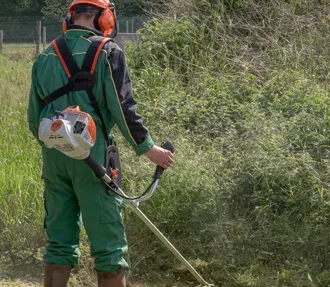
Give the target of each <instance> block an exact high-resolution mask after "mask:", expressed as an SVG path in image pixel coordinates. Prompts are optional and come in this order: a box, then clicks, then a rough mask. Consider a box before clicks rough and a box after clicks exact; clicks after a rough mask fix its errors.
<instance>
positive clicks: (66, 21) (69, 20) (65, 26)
mask: <svg viewBox="0 0 330 287" xmlns="http://www.w3.org/2000/svg"><path fill="white" fill-rule="evenodd" d="M71 24H72V18H71V14H67V15H66V17H65V18H64V20H63V23H62V30H63V32H66V31H68V27H69V25H71Z"/></svg>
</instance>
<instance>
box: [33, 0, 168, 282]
mask: <svg viewBox="0 0 330 287" xmlns="http://www.w3.org/2000/svg"><path fill="white" fill-rule="evenodd" d="M69 12H70V15H69V16H68V17H67V18H66V20H65V22H64V25H63V27H64V30H65V33H64V39H65V43H66V44H67V46H68V48H69V50H70V52H71V54H72V56H73V59H74V61H75V62H76V64H77V65H78V66H79V67H81V65H82V63H83V61H84V58H85V55H86V51H87V50H88V48H89V46H90V45H91V40H90V39H89V38H90V37H91V36H95V35H100V36H106V35H109V34H110V33H111V32H113V29H115V26H116V25H115V21H116V19H115V13H114V7H113V5H112V4H111V3H110V2H108V0H75V1H74V2H73V3H72V4H71V6H70V8H69ZM95 75H96V83H95V86H94V89H93V93H94V95H95V98H96V100H97V104H98V107H99V110H100V113H101V116H102V118H103V119H104V123H105V130H106V132H107V135H104V133H103V132H102V131H104V129H102V121H101V120H100V117H99V116H98V114H97V113H96V112H95V110H94V108H93V107H92V105H91V103H90V100H89V98H88V96H87V93H86V91H78V92H68V93H67V94H65V95H64V96H62V97H60V98H58V99H56V100H54V101H53V102H51V103H50V104H45V101H44V99H45V98H46V97H47V96H48V95H50V94H51V93H53V92H54V91H55V90H57V89H59V88H61V87H62V86H64V85H66V84H67V82H68V77H67V74H66V72H65V70H64V69H63V66H62V65H61V61H60V59H59V57H58V56H57V54H56V51H55V50H54V46H53V45H52V46H50V47H49V48H48V49H46V50H45V51H44V52H43V53H41V54H40V55H39V56H38V58H37V59H36V61H35V63H34V65H33V70H32V87H31V92H30V98H29V107H28V122H29V128H30V130H31V132H32V133H33V135H34V136H35V138H37V139H38V129H39V124H40V122H41V120H42V119H43V118H47V117H48V118H51V117H53V116H55V115H56V112H57V111H62V110H64V109H66V108H67V107H69V106H79V107H80V109H81V110H82V111H84V112H87V113H89V114H90V115H91V116H92V117H93V119H94V121H95V123H96V125H97V139H96V143H95V146H94V147H93V148H92V150H91V155H92V156H93V158H95V159H96V160H97V161H98V162H99V163H101V164H102V165H105V153H106V148H107V144H106V142H107V141H106V137H107V136H110V138H111V137H112V134H111V130H112V128H113V127H114V125H117V126H118V127H119V129H120V131H121V133H122V134H123V136H124V137H125V139H126V140H127V141H128V142H129V143H130V145H131V146H132V147H133V149H134V150H135V152H136V154H137V155H143V154H144V155H146V156H147V157H148V158H149V159H150V160H151V161H152V162H154V163H155V164H156V165H159V166H161V167H163V168H164V169H167V168H168V167H169V166H170V165H171V164H172V163H173V154H172V153H171V152H170V151H167V150H165V149H162V148H161V147H158V146H156V145H154V142H153V140H152V139H151V137H150V135H149V133H148V130H147V129H146V128H145V127H144V125H143V121H142V118H141V116H140V115H139V114H138V113H137V112H136V102H135V100H134V99H133V96H132V85H131V81H130V78H129V76H128V71H127V64H126V60H125V56H124V53H123V51H122V50H121V49H120V48H119V47H118V45H116V44H115V43H114V42H113V41H110V42H107V44H105V46H104V48H103V50H102V52H101V54H100V56H99V58H98V60H97V63H96V66H95ZM103 128H104V127H103ZM42 159H43V180H44V186H45V220H44V226H45V229H46V232H47V237H48V241H47V246H46V251H45V254H44V262H45V267H44V286H46V287H64V286H67V283H68V280H69V277H70V272H71V270H72V268H74V266H76V265H77V263H78V258H79V255H80V252H79V234H80V229H81V225H82V223H83V224H84V227H85V229H86V232H87V235H88V238H89V241H90V249H91V255H92V256H93V258H94V259H95V270H96V271H97V277H98V284H99V285H98V286H111V287H124V286H126V283H125V272H124V270H125V269H127V268H128V265H127V263H126V261H125V260H124V258H123V255H124V254H125V252H126V251H127V242H126V238H125V231H124V226H123V221H122V217H121V204H122V200H121V199H120V198H119V197H117V196H110V195H109V194H108V192H107V189H106V187H105V186H104V185H103V183H102V182H101V181H100V180H99V179H98V178H97V177H96V176H95V175H94V173H93V171H92V170H91V169H90V168H89V167H88V166H87V164H86V163H85V162H83V161H79V160H75V159H72V158H69V157H67V156H65V155H64V154H62V153H61V152H59V151H57V150H56V149H47V148H46V147H45V146H43V145H42Z"/></svg>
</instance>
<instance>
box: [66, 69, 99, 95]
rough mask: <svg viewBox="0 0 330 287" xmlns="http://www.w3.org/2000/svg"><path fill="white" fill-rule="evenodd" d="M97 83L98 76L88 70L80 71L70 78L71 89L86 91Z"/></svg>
mask: <svg viewBox="0 0 330 287" xmlns="http://www.w3.org/2000/svg"><path fill="white" fill-rule="evenodd" d="M95 83H96V77H95V75H94V74H91V73H89V72H86V71H79V72H78V73H76V74H74V75H73V76H72V77H71V78H70V79H69V86H70V89H71V91H84V90H88V89H93V88H94V86H95Z"/></svg>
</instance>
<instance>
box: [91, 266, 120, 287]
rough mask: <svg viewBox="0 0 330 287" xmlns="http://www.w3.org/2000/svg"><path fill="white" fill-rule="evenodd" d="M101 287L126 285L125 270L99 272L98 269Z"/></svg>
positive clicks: (98, 279)
mask: <svg viewBox="0 0 330 287" xmlns="http://www.w3.org/2000/svg"><path fill="white" fill-rule="evenodd" d="M97 282H98V286H99V287H126V280H125V271H124V270H120V271H117V272H99V271H97Z"/></svg>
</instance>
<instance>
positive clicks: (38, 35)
mask: <svg viewBox="0 0 330 287" xmlns="http://www.w3.org/2000/svg"><path fill="white" fill-rule="evenodd" d="M40 46H41V21H37V39H36V54H37V56H38V55H39V54H40Z"/></svg>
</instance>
